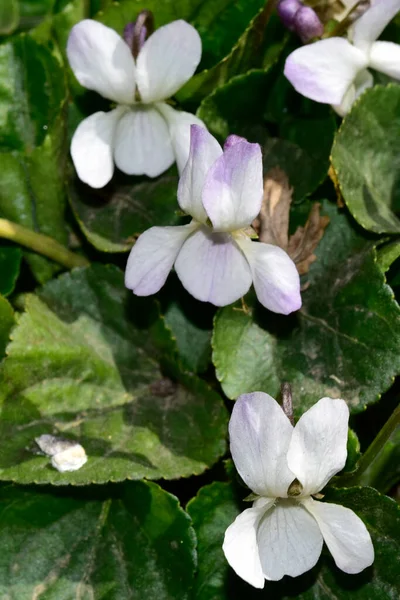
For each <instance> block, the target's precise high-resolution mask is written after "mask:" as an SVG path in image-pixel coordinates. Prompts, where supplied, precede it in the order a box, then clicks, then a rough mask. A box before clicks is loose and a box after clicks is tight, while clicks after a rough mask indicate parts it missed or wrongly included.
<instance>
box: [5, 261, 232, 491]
mask: <svg viewBox="0 0 400 600" xmlns="http://www.w3.org/2000/svg"><path fill="white" fill-rule="evenodd" d="M160 348H162V350H163V351H164V352H166V353H167V358H166V359H165V360H163V369H162V370H161V368H160V365H159V363H158V361H157V356H158V355H159V354H160V350H159V349H160ZM175 352H176V350H175V349H174V346H173V344H172V341H171V338H170V336H169V334H168V332H167V331H166V330H165V327H164V324H163V321H162V320H160V318H159V317H158V315H157V314H156V311H155V310H154V303H153V302H152V301H149V299H148V298H144V299H143V298H137V297H135V296H133V294H131V293H130V292H128V291H127V290H125V288H124V283H123V273H122V272H121V271H119V269H117V268H116V267H105V266H100V265H97V266H96V265H95V266H93V267H91V268H88V269H79V270H74V271H73V272H72V273H71V274H65V275H64V276H62V277H60V278H59V279H57V280H54V281H52V282H50V283H48V284H47V285H46V286H45V287H44V288H43V290H42V291H41V292H40V297H37V296H30V297H28V299H27V302H26V312H25V313H24V314H23V315H22V316H21V317H20V319H19V322H18V326H17V327H16V328H15V330H14V332H13V341H12V342H11V344H10V345H9V346H8V349H7V353H8V358H7V359H6V360H5V361H4V363H3V366H2V369H1V371H0V401H1V404H2V413H1V419H0V430H1V432H2V436H3V443H2V445H1V448H0V479H4V480H13V481H17V482H19V483H32V482H40V483H47V482H49V483H56V484H67V483H72V484H88V483H91V482H96V483H102V482H106V481H120V480H123V479H139V478H142V477H147V478H149V479H159V478H161V477H163V478H166V479H174V478H177V477H185V476H188V475H191V474H197V473H201V472H202V471H204V469H206V468H207V467H208V466H210V465H212V464H213V463H214V462H215V461H216V460H217V459H218V458H219V457H220V456H221V455H222V454H223V453H224V452H225V447H226V443H225V436H226V422H227V415H226V409H225V407H224V405H223V402H222V400H221V398H220V397H219V396H218V395H217V394H216V393H215V392H213V391H211V390H210V389H209V388H208V387H207V385H206V384H205V383H204V382H202V381H201V380H198V379H196V378H194V377H193V376H191V375H185V374H183V373H180V372H179V370H178V369H177V367H176V365H174V363H173V362H172V358H173V355H174V354H175ZM44 433H50V434H59V435H60V436H62V437H67V438H71V439H76V440H79V441H80V443H81V444H82V445H83V447H84V448H85V450H86V453H87V455H88V462H87V463H86V464H85V465H84V466H83V467H82V468H81V469H80V470H78V471H75V472H73V473H59V472H58V471H56V470H54V469H53V468H51V467H50V466H49V460H48V459H47V458H46V457H43V456H37V455H35V454H34V453H33V452H32V450H34V448H35V443H34V439H35V438H36V437H38V436H40V435H41V434H44Z"/></svg>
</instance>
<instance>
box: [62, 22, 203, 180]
mask: <svg viewBox="0 0 400 600" xmlns="http://www.w3.org/2000/svg"><path fill="white" fill-rule="evenodd" d="M129 33H131V34H132V36H133V30H132V31H130V30H129V31H127V32H126V35H128V34H129ZM141 44H142V45H141ZM140 45H141V47H140ZM139 47H140V50H139V52H138V55H137V58H136V59H135V58H134V57H133V55H132V49H131V48H130V47H129V46H128V44H127V43H126V42H125V41H124V40H123V39H122V38H121V37H120V36H119V35H118V34H117V33H116V32H115V31H114V30H113V29H110V28H109V27H106V26H105V25H103V24H102V23H98V22H97V21H93V20H90V19H87V20H84V21H81V22H80V23H78V24H77V25H75V26H74V27H73V29H72V31H71V33H70V36H69V39H68V45H67V54H68V60H69V62H70V65H71V68H72V70H73V72H74V74H75V76H76V78H77V79H78V81H79V83H80V84H81V85H83V86H84V87H86V88H88V89H90V90H94V91H96V92H98V93H99V94H101V95H102V96H104V97H105V98H108V99H109V100H112V101H114V102H116V103H117V107H116V108H114V109H113V110H111V111H110V112H108V113H105V112H97V113H95V114H93V115H91V116H90V117H88V118H87V119H85V120H84V121H82V123H80V124H79V126H78V128H77V130H76V131H75V133H74V136H73V138H72V143H71V155H72V160H73V161H74V165H75V168H76V170H77V173H78V176H79V178H80V179H82V181H84V182H85V183H88V184H89V185H91V186H92V187H94V188H100V187H103V186H104V185H106V183H108V182H109V181H110V179H111V177H112V175H113V172H114V161H115V164H116V165H117V167H118V168H119V169H121V171H123V172H124V173H127V174H128V175H143V174H144V175H148V176H149V177H157V176H158V175H160V173H162V172H163V171H165V170H166V169H168V168H169V167H170V166H171V165H172V164H173V163H174V162H175V161H176V162H177V164H178V168H179V170H180V171H182V170H183V167H184V166H185V164H186V161H187V158H188V155H189V144H190V125H191V124H193V123H197V124H202V122H201V121H200V119H198V118H197V117H195V116H194V115H192V114H190V113H187V112H181V111H177V110H175V109H173V108H172V107H171V106H169V105H168V104H167V103H166V102H165V100H166V99H167V98H169V97H170V96H173V95H174V94H175V93H176V92H177V91H178V90H179V89H180V88H181V87H182V85H183V84H184V83H186V82H187V81H188V80H189V79H190V78H191V77H192V75H193V73H194V72H195V70H196V67H197V65H198V64H199V62H200V57H201V40H200V37H199V34H198V33H197V31H196V30H195V29H194V28H193V27H192V26H191V25H189V24H188V23H186V22H185V21H174V22H172V23H169V24H168V25H164V26H163V27H160V28H159V29H157V31H155V32H154V33H153V34H152V35H151V36H150V37H148V38H147V40H146V41H144V42H143V40H139Z"/></svg>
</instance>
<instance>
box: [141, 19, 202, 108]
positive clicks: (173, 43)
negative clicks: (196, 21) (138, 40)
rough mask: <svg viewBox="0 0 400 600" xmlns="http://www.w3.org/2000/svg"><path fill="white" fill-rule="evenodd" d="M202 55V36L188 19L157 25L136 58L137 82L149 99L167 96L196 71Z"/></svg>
mask: <svg viewBox="0 0 400 600" xmlns="http://www.w3.org/2000/svg"><path fill="white" fill-rule="evenodd" d="M200 58H201V39H200V36H199V34H198V33H197V31H196V30H195V28H194V27H192V26H191V25H189V23H186V21H182V20H179V21H173V22H172V23H168V25H164V26H163V27H160V28H159V29H157V30H156V31H155V32H154V33H153V34H152V35H151V36H150V37H149V38H148V39H147V40H146V41H145V43H144V44H143V47H142V49H141V50H140V52H139V55H138V57H137V61H136V67H137V84H138V88H139V92H140V96H141V98H142V100H143V102H145V103H149V102H159V101H160V100H166V99H167V98H170V97H171V96H173V95H174V94H175V92H177V91H178V90H179V89H180V88H181V87H182V86H183V84H184V83H186V82H187V81H188V80H189V79H190V78H191V77H192V75H193V73H194V72H195V70H196V68H197V65H198V64H199V62H200Z"/></svg>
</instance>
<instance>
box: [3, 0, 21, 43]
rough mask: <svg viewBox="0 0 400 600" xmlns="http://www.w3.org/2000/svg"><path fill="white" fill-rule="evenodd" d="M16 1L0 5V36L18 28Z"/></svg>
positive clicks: (9, 0) (8, 0)
mask: <svg viewBox="0 0 400 600" xmlns="http://www.w3.org/2000/svg"><path fill="white" fill-rule="evenodd" d="M18 21H19V6H18V0H7V1H6V2H4V1H3V2H1V3H0V35H7V34H9V33H12V32H13V31H14V30H15V29H16V28H17V26H18Z"/></svg>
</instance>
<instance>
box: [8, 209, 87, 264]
mask: <svg viewBox="0 0 400 600" xmlns="http://www.w3.org/2000/svg"><path fill="white" fill-rule="evenodd" d="M0 238H5V239H7V240H11V241H12V242H16V243H17V244H21V245H22V246H25V247H26V248H29V249H30V250H33V251H34V252H38V253H39V254H43V256H47V258H51V260H54V261H55V262H58V263H60V265H63V266H64V267H66V268H67V269H72V268H73V267H86V266H88V265H89V264H90V263H89V261H88V260H87V259H86V258H84V257H83V256H79V254H75V253H74V252H71V251H70V250H68V249H67V248H65V247H64V246H63V245H62V244H60V243H59V242H57V241H56V240H54V239H53V238H51V237H49V236H47V235H43V234H42V233H36V232H35V231H32V230H31V229H28V228H27V227H23V226H22V225H18V224H17V223H13V222H11V221H8V220H7V219H0Z"/></svg>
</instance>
